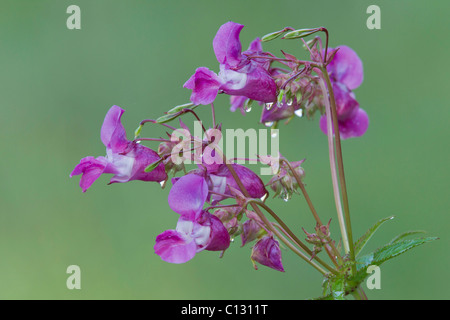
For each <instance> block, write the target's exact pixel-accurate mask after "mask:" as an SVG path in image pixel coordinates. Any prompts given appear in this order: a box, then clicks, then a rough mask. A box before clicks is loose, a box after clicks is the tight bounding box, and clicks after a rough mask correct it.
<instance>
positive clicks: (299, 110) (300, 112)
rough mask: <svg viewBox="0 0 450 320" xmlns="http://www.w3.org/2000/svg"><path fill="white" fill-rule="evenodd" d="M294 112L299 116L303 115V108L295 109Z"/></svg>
mask: <svg viewBox="0 0 450 320" xmlns="http://www.w3.org/2000/svg"><path fill="white" fill-rule="evenodd" d="M294 113H295V115H296V116H297V117H299V118H301V117H303V109H298V110H295V111H294Z"/></svg>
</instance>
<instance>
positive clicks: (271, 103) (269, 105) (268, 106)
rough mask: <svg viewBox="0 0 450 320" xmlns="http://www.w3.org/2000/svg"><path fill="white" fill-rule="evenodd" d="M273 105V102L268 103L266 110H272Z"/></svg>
mask: <svg viewBox="0 0 450 320" xmlns="http://www.w3.org/2000/svg"><path fill="white" fill-rule="evenodd" d="M272 107H273V102H269V103H266V110H270V109H272Z"/></svg>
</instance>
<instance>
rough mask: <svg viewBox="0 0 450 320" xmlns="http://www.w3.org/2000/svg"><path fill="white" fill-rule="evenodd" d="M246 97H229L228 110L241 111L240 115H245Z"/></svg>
mask: <svg viewBox="0 0 450 320" xmlns="http://www.w3.org/2000/svg"><path fill="white" fill-rule="evenodd" d="M247 99H248V98H247V97H244V96H230V104H231V107H230V110H231V111H232V112H235V111H236V110H237V109H239V110H240V111H241V113H242V114H245V110H244V105H245V101H246V100H247Z"/></svg>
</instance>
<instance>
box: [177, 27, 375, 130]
mask: <svg viewBox="0 0 450 320" xmlns="http://www.w3.org/2000/svg"><path fill="white" fill-rule="evenodd" d="M242 28H243V25H241V24H237V23H234V22H232V21H230V22H227V23H225V24H224V25H222V26H221V27H220V28H219V30H218V32H217V34H216V36H215V38H214V40H213V49H214V53H215V55H216V58H217V60H218V61H219V63H220V66H219V69H220V72H219V74H218V75H217V74H215V73H214V72H213V71H211V70H209V69H208V68H206V67H200V68H198V69H197V70H196V71H195V73H194V74H193V75H192V76H191V78H190V79H189V80H188V81H187V82H186V83H185V84H184V87H185V88H188V89H191V90H192V94H191V101H192V102H193V103H194V104H210V103H213V102H214V100H215V98H216V96H217V94H218V93H225V94H228V95H230V96H231V97H230V104H231V110H232V111H235V110H237V109H240V110H241V111H242V113H245V112H244V110H250V107H249V106H250V105H251V103H253V102H254V101H256V102H257V103H259V104H260V105H264V107H263V108H262V114H261V118H260V122H262V123H264V124H266V125H269V126H271V125H273V124H274V122H277V121H280V120H284V119H287V120H291V119H292V118H294V116H299V117H303V116H304V115H306V116H307V117H308V118H312V117H313V115H314V114H315V113H316V111H319V112H321V113H324V107H323V105H324V102H323V99H324V98H328V93H326V95H324V92H322V90H321V89H320V85H319V82H320V81H322V79H321V77H320V72H319V74H317V72H316V71H317V70H316V69H317V67H315V62H318V61H322V60H325V61H326V68H327V71H328V73H329V74H330V77H331V81H332V90H333V93H334V95H335V98H336V104H337V106H336V108H337V113H338V122H339V131H340V134H341V138H342V139H347V138H351V137H359V136H361V135H363V134H364V133H365V132H366V130H367V128H368V125H369V119H368V116H367V113H366V112H365V111H364V110H363V109H361V108H359V103H358V102H357V101H356V99H355V95H354V93H353V90H354V89H356V88H358V87H359V86H360V85H361V83H362V81H363V67H362V62H361V60H360V59H359V57H358V55H357V54H356V53H355V52H354V51H353V50H352V49H351V48H349V47H347V46H339V47H337V48H335V49H331V48H328V51H327V59H324V58H323V56H324V55H325V54H326V52H325V49H322V50H320V49H318V46H319V45H321V42H319V41H314V42H313V43H312V47H311V48H310V47H309V46H308V44H307V43H305V46H306V47H307V48H308V49H309V50H310V52H311V60H312V63H310V62H305V61H302V60H299V59H297V58H296V57H295V56H293V55H291V54H288V53H286V52H283V55H284V57H283V58H277V57H275V56H274V55H273V54H272V53H270V52H264V51H263V49H262V43H261V40H260V39H259V38H256V39H255V40H254V41H253V42H252V43H251V44H250V46H249V48H248V50H247V51H244V52H241V48H242V46H241V42H240V40H239V34H240V32H241V30H242ZM319 50H320V51H319ZM319 52H320V53H319ZM275 62H279V63H280V64H281V66H277V65H274V63H275ZM320 128H321V129H322V131H323V132H324V133H325V134H326V116H325V115H322V117H321V119H320Z"/></svg>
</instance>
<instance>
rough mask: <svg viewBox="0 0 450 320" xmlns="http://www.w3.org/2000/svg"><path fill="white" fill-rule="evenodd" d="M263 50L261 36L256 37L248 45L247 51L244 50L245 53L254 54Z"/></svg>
mask: <svg viewBox="0 0 450 320" xmlns="http://www.w3.org/2000/svg"><path fill="white" fill-rule="evenodd" d="M262 51H263V48H262V43H261V39H260V38H256V39H255V40H253V41H252V42H250V45H249V46H248V49H247V51H244V52H243V53H246V54H252V53H260V52H262Z"/></svg>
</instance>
